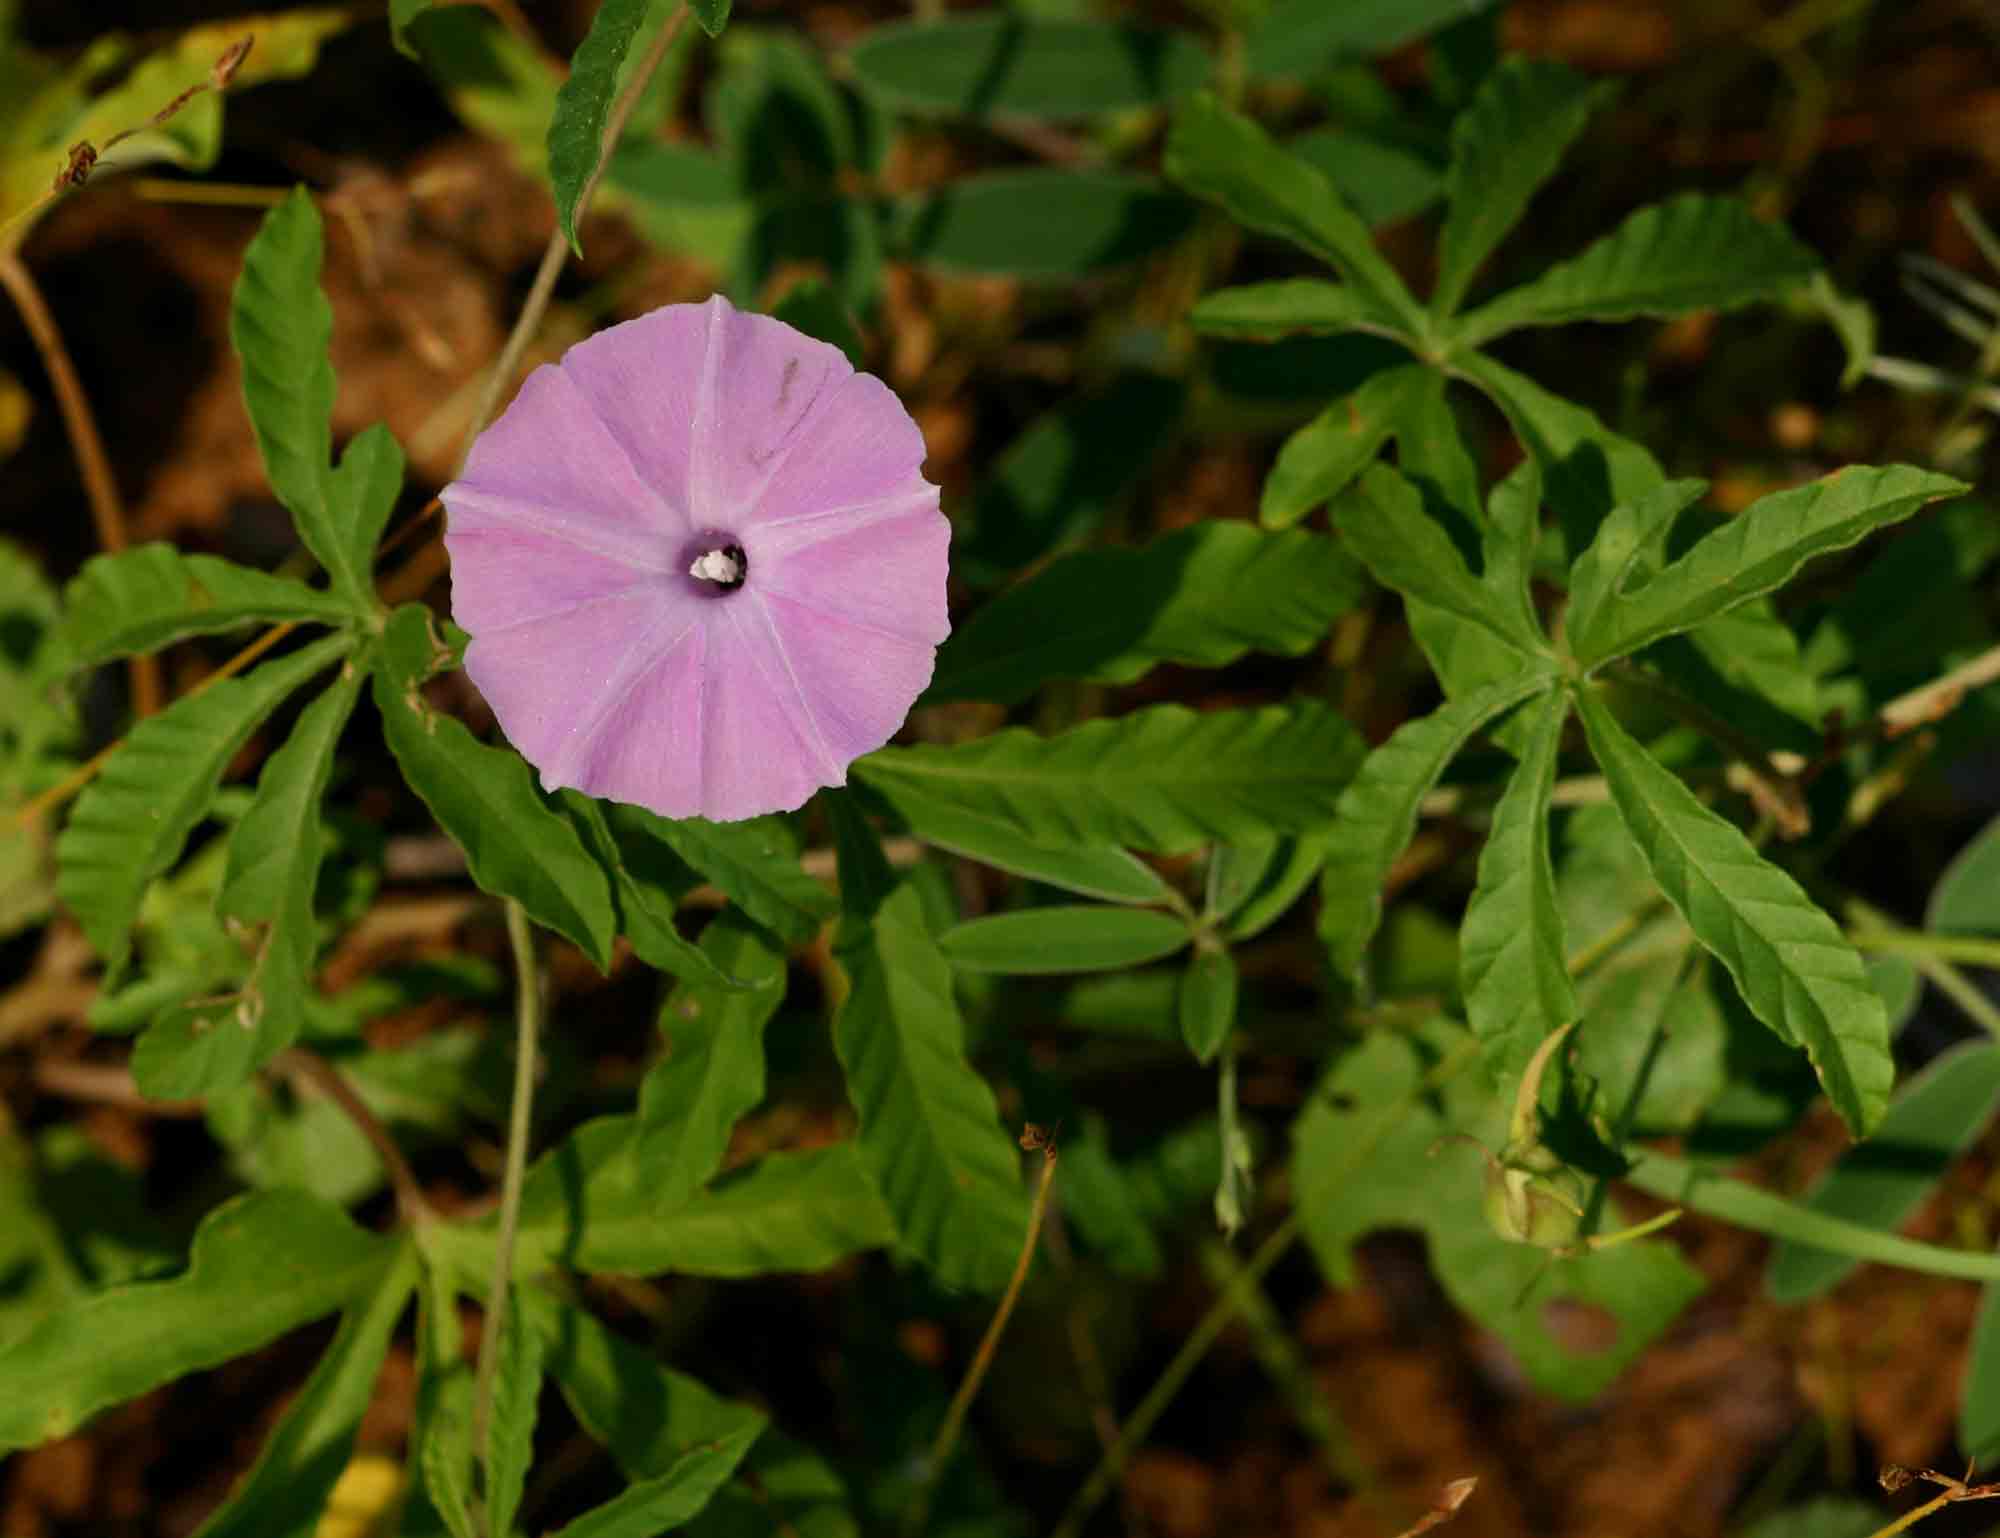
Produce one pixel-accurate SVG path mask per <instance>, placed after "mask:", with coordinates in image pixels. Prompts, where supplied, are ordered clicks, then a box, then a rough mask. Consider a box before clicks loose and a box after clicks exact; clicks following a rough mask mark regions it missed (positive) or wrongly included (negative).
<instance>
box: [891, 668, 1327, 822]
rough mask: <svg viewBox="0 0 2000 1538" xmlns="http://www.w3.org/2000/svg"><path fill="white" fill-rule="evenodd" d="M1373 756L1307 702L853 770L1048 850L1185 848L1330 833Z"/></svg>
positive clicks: (902, 801)
mask: <svg viewBox="0 0 2000 1538" xmlns="http://www.w3.org/2000/svg"><path fill="white" fill-rule="evenodd" d="M1364 752H1365V748H1364V746H1363V744H1362V741H1361V738H1360V737H1359V735H1357V734H1356V732H1355V730H1354V728H1353V727H1352V726H1350V725H1349V724H1348V723H1347V721H1346V720H1345V719H1343V718H1342V717H1341V716H1340V715H1339V714H1338V713H1337V712H1335V711H1334V710H1332V709H1330V708H1328V707H1327V706H1325V705H1321V704H1318V703H1316V702H1313V701H1309V700H1301V701H1298V702H1296V703H1294V704H1293V705H1291V706H1269V707H1266V708H1264V709H1261V710H1216V711H1209V712H1206V713H1197V712H1195V711H1192V710H1188V709H1186V708H1185V707H1184V706H1180V705H1157V706H1153V707H1150V708H1148V709H1145V710H1138V711H1134V712H1132V713H1131V714H1130V715H1126V716H1120V717H1116V718H1105V719H1100V720H1096V721H1091V722H1088V723H1086V724H1085V725H1083V726H1079V727H1076V728H1075V729H1073V730H1071V731H1067V732H1063V733H1060V734H1059V735H1057V736H1054V737H1038V736H1036V735H1035V734H1033V733H1032V732H1028V731H1025V730H1022V729H1018V728H1017V729H1010V730H1007V731H1000V732H995V733H994V734H993V735H991V736H990V737H982V738H979V739H978V740H977V741H974V742H968V743H963V744H960V745H958V746H955V747H913V748H884V749H882V750H880V751H879V752H876V753H871V754H869V755H868V756H867V757H866V758H863V759H860V760H858V761H857V762H856V763H855V765H854V773H855V774H856V776H857V777H858V778H860V779H862V780H863V781H865V782H866V783H867V784H868V785H869V786H871V787H872V788H874V789H876V790H879V791H880V792H881V793H882V794H883V795H885V796H887V797H888V798H889V799H890V800H891V801H893V802H895V803H896V804H897V805H898V806H899V807H900V806H904V805H906V804H907V802H908V801H909V800H911V799H915V800H924V801H931V802H937V803H942V804H945V805H948V806H951V807H955V808H959V809H962V810H965V811H970V812H977V813H979V814H980V815H982V816H986V817H990V818H993V819H995V820H997V821H1000V822H1002V823H1004V824H1005V825H1007V826H1008V827H1010V828H1012V829H1013V830H1014V831H1015V832H1016V833H1018V834H1019V835H1020V836H1021V837H1022V838H1024V839H1027V840H1028V841H1030V842H1031V843H1036V844H1042V845H1046V846H1048V847H1051V848H1060V847H1065V846H1068V847H1075V846H1079V845H1082V846H1089V845H1103V844H1120V845H1126V846H1129V847H1131V848H1136V849H1151V850H1158V851H1161V852H1164V853H1176V852H1179V851H1183V850H1187V849H1192V848H1194V847H1195V846H1196V845H1198V844H1202V843H1205V842H1208V841H1211V840H1214V839H1230V838H1238V837H1244V836H1249V835H1255V834H1266V833H1270V832H1273V831H1277V832H1286V833H1302V832H1307V831H1309V830H1311V829H1313V828H1315V827H1318V826H1320V825H1321V824H1323V823H1324V822H1325V821H1326V820H1327V818H1328V817H1329V816H1330V815H1331V814H1332V812H1333V808H1334V804H1335V802H1336V801H1337V800H1338V799H1339V797H1340V793H1341V791H1342V790H1343V789H1344V788H1345V787H1346V785H1347V782H1348V780H1349V779H1350V778H1351V777H1352V776H1353V774H1354V770H1355V768H1356V766H1357V765H1358V764H1359V763H1360V762H1361V759H1362V757H1363V754H1364Z"/></svg>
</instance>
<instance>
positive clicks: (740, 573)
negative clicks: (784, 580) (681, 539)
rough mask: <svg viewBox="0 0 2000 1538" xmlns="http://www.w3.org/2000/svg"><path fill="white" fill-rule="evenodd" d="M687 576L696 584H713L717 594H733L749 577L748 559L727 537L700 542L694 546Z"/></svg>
mask: <svg viewBox="0 0 2000 1538" xmlns="http://www.w3.org/2000/svg"><path fill="white" fill-rule="evenodd" d="M688 575H689V576H690V577H693V578H694V579H695V580H696V581H697V582H713V583H714V584H715V586H716V590H717V591H718V592H723V593H733V592H734V591H736V589H737V588H739V587H741V586H742V585H743V579H744V578H745V577H747V576H749V575H750V558H749V557H748V556H746V555H745V554H744V553H743V547H742V546H741V545H739V544H737V543H736V541H735V540H733V539H729V538H727V536H723V537H722V538H721V539H719V540H717V541H715V542H713V543H711V542H710V541H709V540H702V541H701V542H700V543H699V544H698V545H697V546H696V553H695V557H694V561H693V563H692V564H691V565H689V567H688Z"/></svg>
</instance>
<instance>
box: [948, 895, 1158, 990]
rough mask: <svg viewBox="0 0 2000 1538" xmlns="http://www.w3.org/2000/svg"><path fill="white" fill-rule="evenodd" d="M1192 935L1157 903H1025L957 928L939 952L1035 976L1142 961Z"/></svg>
mask: <svg viewBox="0 0 2000 1538" xmlns="http://www.w3.org/2000/svg"><path fill="white" fill-rule="evenodd" d="M1192 938H1193V936H1192V935H1191V934H1190V932H1189V930H1188V926H1187V924H1186V923H1185V922H1184V921H1183V920H1181V919H1178V918H1176V917H1174V915H1173V914H1171V913H1160V912H1157V911H1155V910H1153V909H1151V908H1097V907H1085V906H1077V907H1053V908H1024V909H1022V910H1021V911H1020V912H1018V913H996V914H993V915H991V916H990V917H987V918H977V919H968V920H967V921H966V922H965V923H963V924H956V925H953V926H952V927H951V928H950V929H947V930H946V931H945V932H944V933H943V934H941V935H939V936H938V949H939V950H941V951H943V952H944V956H945V959H946V960H947V961H949V962H950V963H951V964H952V965H953V966H955V967H958V968H960V969H961V970H963V971H967V972H1002V973H1008V974H1012V975H1014V976H1030V975H1034V974H1037V973H1045V972H1103V971H1113V970H1116V969H1117V968H1119V967H1136V966H1143V965H1144V964H1145V963H1146V962H1149V961H1158V960H1159V959H1160V958H1161V957H1162V956H1171V955H1173V953H1174V952H1175V951H1177V950H1181V949H1182V948H1184V947H1185V946H1186V945H1187V943H1188V941H1189V940H1190V939H1192Z"/></svg>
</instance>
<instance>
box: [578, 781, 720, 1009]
mask: <svg viewBox="0 0 2000 1538" xmlns="http://www.w3.org/2000/svg"><path fill="white" fill-rule="evenodd" d="M557 800H558V802H559V803H560V804H561V806H562V807H563V808H564V809H565V810H567V811H568V813H569V815H570V820H571V821H572V823H573V824H574V825H575V827H576V828H577V829H578V830H579V831H580V832H581V834H582V836H583V846H584V848H585V849H587V850H589V851H590V853H591V855H592V856H593V858H594V860H595V863H596V864H597V865H598V866H599V867H600V868H601V869H602V870H603V871H605V872H606V873H607V874H608V875H609V876H610V878H611V890H612V893H613V895H614V896H615V898H616V900H617V907H618V915H617V916H618V923H617V926H616V927H617V929H618V930H619V931H622V932H623V933H624V935H625V937H626V938H627V939H629V940H630V941H631V942H632V950H633V953H634V954H636V955H637V956H638V957H639V959H640V960H641V961H643V962H645V963H646V965H648V966H651V967H658V968H659V969H660V970H661V971H662V972H668V973H671V974H672V975H673V976H675V977H680V978H687V979H691V980H695V981H700V982H707V983H712V984H715V985H718V986H721V987H724V988H733V987H735V986H737V983H736V981H735V979H733V978H731V977H730V976H729V975H728V974H727V973H726V972H719V971H717V970H716V967H715V963H714V962H713V961H711V960H710V959H709V957H708V956H707V954H706V953H705V952H704V951H703V950H702V949H701V947H700V946H698V945H696V944H694V943H693V942H692V941H690V940H688V939H687V938H686V937H684V936H683V935H682V934H681V932H680V930H679V929H677V928H676V927H675V925H674V911H675V909H677V908H678V907H679V906H680V901H681V898H683V897H684V896H686V895H687V891H688V890H692V888H693V885H694V883H692V882H689V883H687V884H686V887H685V889H684V888H683V886H682V885H681V883H679V882H677V881H674V880H670V879H668V877H669V876H678V875H680V873H681V872H682V871H683V870H685V869H686V867H685V866H683V865H682V864H681V862H680V860H679V858H678V857H677V856H674V855H673V854H672V852H671V851H670V850H662V849H660V848H658V847H657V846H655V847H650V848H649V847H647V846H648V844H649V843H650V842H651V838H650V830H649V829H648V828H646V827H645V826H644V825H643V824H642V823H641V822H640V821H639V819H641V818H644V819H647V820H648V821H651V820H653V819H652V814H651V813H649V812H642V811H641V810H640V809H639V808H638V807H618V808H616V810H617V811H618V812H620V813H621V814H625V815H622V816H621V817H620V818H619V821H618V823H617V825H616V831H614V825H613V823H612V820H611V815H610V814H611V811H612V809H613V808H612V807H611V805H610V804H609V803H606V802H599V801H593V800H592V799H591V798H590V797H588V796H586V795H584V794H583V793H582V792H580V791H576V790H562V791H558V792H557ZM619 832H624V833H625V834H626V835H627V836H626V837H624V838H620V837H619V836H618V834H619ZM635 846H637V847H635ZM661 853H665V854H666V855H667V856H668V859H670V860H671V861H672V867H671V869H670V870H664V869H662V867H663V866H665V865H666V863H667V862H666V861H664V860H660V859H659V858H658V856H659V855H660V854H661Z"/></svg>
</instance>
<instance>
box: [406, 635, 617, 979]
mask: <svg viewBox="0 0 2000 1538" xmlns="http://www.w3.org/2000/svg"><path fill="white" fill-rule="evenodd" d="M429 635H430V619H429V616H428V614H427V613H426V611H424V610H423V609H421V608H419V607H417V606H416V605H414V604H411V605H405V606H404V607H403V608H400V609H398V610H397V611H396V612H395V613H394V614H393V615H391V616H390V618H389V624H388V628H387V630H386V631H385V632H384V641H385V656H386V660H387V665H386V666H385V667H383V668H382V669H380V670H378V671H377V672H376V674H375V704H376V707H377V708H378V709H379V710H380V711H381V713H382V729H383V733H384V735H385V736H386V737H387V738H388V741H389V750H390V751H391V752H392V753H394V754H395V756H396V762H397V763H398V764H399V765H401V767H402V770H403V775H404V777H405V778H406V779H407V780H408V781H409V782H410V788H411V789H412V790H414V791H415V792H416V793H417V795H418V796H419V797H421V798H422V800H423V803H424V805H425V806H427V807H429V808H430V810H431V815H432V816H433V817H435V818H436V819H437V821H438V826H439V827H440V828H442V829H443V830H444V831H445V832H446V833H447V834H448V835H450V837H451V839H452V841H453V842H454V843H456V844H457V845H458V846H459V847H460V848H461V849H463V850H464V851H465V860H466V866H467V868H468V869H469V870H470V871H471V873H472V879H473V880H474V881H475V882H477V883H478V884H479V886H480V888H481V889H482V890H484V891H488V892H492V893H493V894H495V895H496V896H500V897H511V898H513V899H514V900H515V901H517V902H519V903H520V904H521V906H522V907H523V908H525V909H526V910H527V912H528V915H529V916H530V917H531V918H533V919H534V920H535V921H536V922H537V923H540V924H543V925H545V926H547V927H548V928H550V929H553V930H555V931H556V932H557V933H558V934H561V935H565V936H567V937H568V938H569V939H571V940H573V941H575V942H576V944H577V945H578V946H579V947H581V948H582V950H583V952H584V954H585V955H587V956H589V957H590V958H591V959H592V960H593V961H595V962H596V963H597V965H598V967H599V968H600V969H602V968H604V967H607V966H608V965H609V964H610V960H611V942H612V940H613V939H614V938H615V937H616V933H617V913H616V910H615V909H614V908H613V906H612V901H611V886H610V883H609V881H608V880H607V879H606V877H605V874H604V870H603V867H602V866H600V865H599V864H598V863H597V862H596V861H595V860H593V859H592V858H591V857H590V856H589V854H588V853H586V852H585V850H584V847H583V843H582V841H581V840H580V839H579V838H578V837H577V833H576V830H575V829H574V828H573V827H572V826H571V825H570V824H569V822H568V821H567V820H566V819H564V818H563V817H562V816H560V815H559V814H558V813H556V812H555V811H553V810H551V809H550V807H549V805H548V803H547V802H545V801H544V800H543V799H542V798H541V796H540V795H539V794H538V793H537V792H536V790H535V783H534V772H533V771H532V770H530V769H529V768H528V766H527V764H526V763H525V762H524V761H523V760H522V759H521V756H520V755H519V754H517V753H515V752H513V751H512V750H511V749H506V748H489V747H486V746H484V745H483V744H482V743H480V742H478V741H476V740H475V739H474V737H473V735H472V733H471V732H469V731H467V730H466V729H465V727H464V725H463V724H462V723H460V722H458V721H454V720H453V719H452V718H451V717H449V716H444V715H439V714H438V713H437V712H436V711H433V710H432V709H430V707H429V706H427V705H426V704H424V702H423V700H422V698H421V696H420V695H419V694H418V693H417V687H416V686H417V682H418V677H419V673H418V670H416V669H413V668H412V667H411V666H410V663H411V659H412V658H413V657H415V656H418V655H421V654H422V653H424V652H426V651H428V649H429V641H428V637H429Z"/></svg>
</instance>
